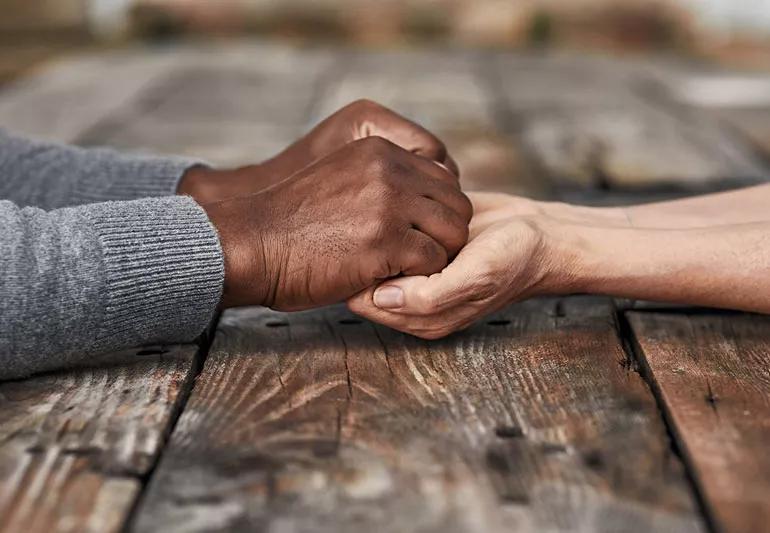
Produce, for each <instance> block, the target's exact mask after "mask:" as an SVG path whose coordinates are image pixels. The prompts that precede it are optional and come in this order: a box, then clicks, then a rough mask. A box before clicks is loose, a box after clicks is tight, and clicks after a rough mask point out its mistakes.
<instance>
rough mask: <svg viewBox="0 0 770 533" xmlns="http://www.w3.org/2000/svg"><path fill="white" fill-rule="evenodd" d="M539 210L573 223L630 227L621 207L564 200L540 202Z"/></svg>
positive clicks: (624, 211)
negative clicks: (569, 202) (577, 203)
mask: <svg viewBox="0 0 770 533" xmlns="http://www.w3.org/2000/svg"><path fill="white" fill-rule="evenodd" d="M540 212H541V213H543V214H544V215H546V216H549V217H551V218H554V219H557V220H561V221H563V222H567V223H573V224H585V225H592V226H606V227H621V228H627V227H631V220H630V218H629V216H628V214H627V212H626V209H625V208H623V207H594V206H586V205H576V204H568V203H565V202H540Z"/></svg>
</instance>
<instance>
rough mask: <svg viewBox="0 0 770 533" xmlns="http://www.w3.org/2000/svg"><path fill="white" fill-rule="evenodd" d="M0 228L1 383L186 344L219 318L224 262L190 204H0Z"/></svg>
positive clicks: (184, 200)
mask: <svg viewBox="0 0 770 533" xmlns="http://www.w3.org/2000/svg"><path fill="white" fill-rule="evenodd" d="M0 179H2V176H0ZM0 224H1V225H2V228H3V232H2V234H0V273H1V276H2V277H1V278H0V295H1V296H2V297H0V379H8V378H16V377H22V376H25V375H28V374H30V373H33V372H38V371H42V370H49V369H53V368H57V367H61V366H65V365H67V364H70V363H73V362H75V361H77V360H82V359H85V358H88V357H89V356H92V355H95V354H99V353H104V352H107V351H112V350H117V349H121V348H127V347H131V346H137V345H141V344H150V343H159V342H177V341H189V340H192V339H194V338H195V337H196V336H197V335H199V334H200V333H201V332H202V331H203V330H204V329H205V327H206V325H207V324H208V323H209V321H210V320H211V318H212V316H213V314H214V312H215V309H216V306H217V303H218V301H219V298H220V295H221V291H222V285H223V280H224V265H223V258H222V252H221V248H220V244H219V239H218V237H217V234H216V231H215V229H214V228H213V227H212V225H211V223H210V222H209V220H208V217H207V216H206V214H205V212H204V211H203V209H202V208H201V207H200V206H199V205H198V204H197V203H196V202H195V201H193V200H192V199H191V198H189V197H182V196H169V197H165V198H146V199H142V200H134V201H123V202H101V203H95V204H90V205H83V206H79V207H71V208H62V209H56V210H52V211H44V210H42V209H39V208H36V207H26V208H21V207H19V206H17V205H15V204H14V203H12V202H9V201H0Z"/></svg>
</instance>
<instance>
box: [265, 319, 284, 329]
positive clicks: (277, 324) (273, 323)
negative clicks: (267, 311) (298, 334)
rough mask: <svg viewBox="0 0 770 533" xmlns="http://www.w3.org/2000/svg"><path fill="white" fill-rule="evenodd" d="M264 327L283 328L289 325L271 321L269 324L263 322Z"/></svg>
mask: <svg viewBox="0 0 770 533" xmlns="http://www.w3.org/2000/svg"><path fill="white" fill-rule="evenodd" d="M265 325H266V326H267V327H269V328H285V327H286V326H288V325H289V323H288V322H281V321H279V320H271V321H270V322H265Z"/></svg>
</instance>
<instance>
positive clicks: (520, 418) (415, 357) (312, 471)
mask: <svg viewBox="0 0 770 533" xmlns="http://www.w3.org/2000/svg"><path fill="white" fill-rule="evenodd" d="M134 529H135V530H136V531H140V532H144V531H158V530H162V531H209V530H257V531H268V530H269V531H273V530H286V531H297V532H304V531H329V532H331V531H335V532H336V531H366V530H369V531H378V532H379V531H382V532H390V531H393V532H396V531H399V532H400V531H425V532H427V531H449V532H455V531H456V532H467V531H489V532H495V531H510V530H517V531H578V530H579V531H594V530H596V531H618V530H620V529H623V530H626V531H650V530H655V531H699V530H701V524H700V521H699V518H698V514H697V512H696V511H695V509H694V505H693V501H692V498H691V495H690V492H689V488H688V485H687V483H686V481H685V479H684V476H683V473H682V469H681V467H680V465H679V462H678V459H677V458H676V457H675V456H673V455H672V454H671V451H670V448H669V443H668V442H667V437H666V433H665V430H664V428H663V425H662V422H661V421H660V417H659V415H658V412H657V409H656V406H655V402H654V399H653V397H652V395H651V394H650V392H649V390H648V389H647V387H646V385H645V384H644V382H643V381H642V380H641V378H640V377H639V375H638V374H637V373H636V372H634V371H633V369H632V368H631V366H630V365H629V364H628V362H627V360H626V359H625V355H624V352H623V350H622V349H621V347H620V345H619V342H618V338H617V336H616V330H615V327H614V324H613V309H612V308H611V307H610V306H609V304H608V302H607V301H606V300H603V299H590V298H578V299H567V300H563V301H559V300H542V301H532V302H528V303H524V304H520V305H517V306H514V307H511V308H510V309H507V310H505V311H504V312H502V313H500V314H499V315H497V316H494V317H492V318H490V319H489V320H488V321H486V322H483V323H480V324H479V325H477V326H475V327H473V328H472V329H470V330H469V331H467V332H465V333H462V334H457V335H454V336H451V337H449V338H447V339H445V340H442V341H436V342H425V341H421V340H418V339H415V338H412V337H408V336H405V335H402V334H399V333H396V332H393V331H391V330H387V329H384V328H380V327H375V326H373V325H372V324H370V323H368V322H362V321H360V320H359V319H357V318H355V317H353V316H352V315H350V314H349V313H348V312H347V311H346V310H344V309H341V308H331V309H326V310H321V311H315V312H306V313H299V314H282V313H276V312H272V311H267V310H260V309H253V308H246V309H241V310H234V311H228V312H227V313H225V315H224V316H223V318H222V320H221V322H220V325H219V327H218V330H217V334H216V337H215V341H214V345H213V347H212V350H211V353H210V355H209V357H208V359H207V361H206V364H205V367H204V370H203V372H202V374H201V375H200V377H199V379H198V381H197V383H196V386H195V389H194V391H193V393H192V395H191V397H190V401H189V402H188V404H187V407H186V409H185V411H184V413H183V415H182V417H181V418H180V420H179V423H178V425H177V426H176V429H175V431H174V434H173V435H172V439H171V441H170V444H169V446H168V448H167V449H166V452H165V453H164V455H163V458H162V460H161V463H160V465H159V467H158V469H157V470H156V472H155V475H154V477H153V479H152V481H151V483H150V486H149V489H148V492H147V494H146V496H145V497H144V498H143V500H142V505H141V506H140V508H139V510H138V516H137V519H136V522H135V524H134Z"/></svg>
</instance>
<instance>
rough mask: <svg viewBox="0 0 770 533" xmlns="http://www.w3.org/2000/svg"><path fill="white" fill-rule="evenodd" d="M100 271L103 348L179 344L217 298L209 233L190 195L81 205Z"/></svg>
mask: <svg viewBox="0 0 770 533" xmlns="http://www.w3.org/2000/svg"><path fill="white" fill-rule="evenodd" d="M86 217H87V218H88V219H89V220H90V223H91V224H92V225H93V228H94V230H95V232H96V234H97V236H98V238H99V240H100V243H101V246H102V253H103V261H104V267H105V276H106V279H105V286H106V295H105V296H106V306H105V307H106V313H105V316H104V320H103V322H102V324H103V330H102V332H101V339H100V343H101V341H103V342H104V343H105V345H115V344H116V343H118V344H121V345H128V346H130V345H138V344H147V343H155V342H182V341H190V340H192V339H194V338H195V337H197V336H198V335H199V334H200V333H201V332H202V331H203V330H204V329H205V328H206V326H207V325H208V324H209V322H210V321H211V319H212V317H213V316H214V313H215V311H216V307H217V304H218V303H219V300H220V298H221V295H222V288H223V284H224V259H223V256H222V249H221V246H220V243H219V237H218V236H217V233H216V230H215V229H214V227H213V225H212V224H211V222H210V221H209V219H208V217H207V216H206V213H205V212H204V211H203V209H202V208H201V207H200V206H199V205H198V204H197V203H196V202H195V201H194V200H193V199H192V198H190V197H186V196H173V197H165V198H146V199H143V200H136V201H131V202H105V203H101V204H94V205H90V206H88V210H87V214H86Z"/></svg>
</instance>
